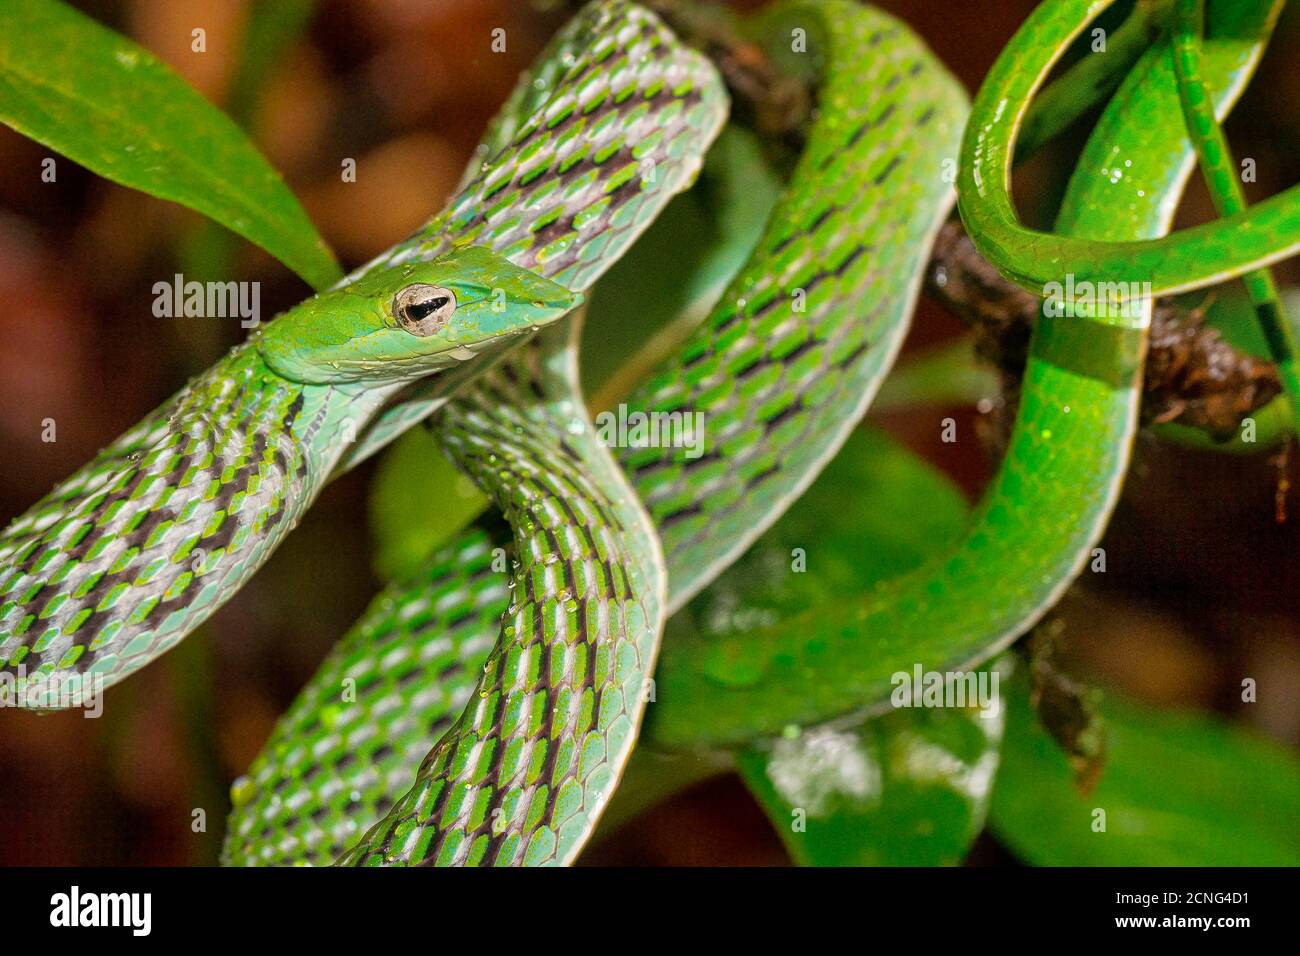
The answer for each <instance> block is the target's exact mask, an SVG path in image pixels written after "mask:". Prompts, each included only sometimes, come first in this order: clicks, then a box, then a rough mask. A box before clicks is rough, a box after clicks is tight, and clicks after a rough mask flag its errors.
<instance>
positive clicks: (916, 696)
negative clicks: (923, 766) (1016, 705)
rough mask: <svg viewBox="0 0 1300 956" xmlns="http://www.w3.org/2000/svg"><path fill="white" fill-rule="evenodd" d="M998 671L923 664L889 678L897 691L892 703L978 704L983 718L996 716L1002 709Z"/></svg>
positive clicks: (899, 704)
mask: <svg viewBox="0 0 1300 956" xmlns="http://www.w3.org/2000/svg"><path fill="white" fill-rule="evenodd" d="M999 677H1000V675H999V674H998V672H997V671H996V670H987V671H927V670H924V669H922V667H921V665H920V664H917V665H916V666H914V667H913V668H912V671H911V673H909V672H907V671H897V672H896V673H894V675H893V676H892V677H890V683H892V684H893V685H894V691H893V693H892V694H890V695H889V702H890V703H891V704H893V705H894V706H895V707H978V708H979V710H980V716H981V717H996V716H997V715H998V714H999V713H1000V712H1001V708H1002V704H1001V698H1000V697H999V696H998V680H999Z"/></svg>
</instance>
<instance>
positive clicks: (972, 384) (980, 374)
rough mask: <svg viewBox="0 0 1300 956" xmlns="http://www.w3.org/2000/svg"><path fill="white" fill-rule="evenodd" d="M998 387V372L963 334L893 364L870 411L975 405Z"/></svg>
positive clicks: (999, 386) (993, 393)
mask: <svg viewBox="0 0 1300 956" xmlns="http://www.w3.org/2000/svg"><path fill="white" fill-rule="evenodd" d="M1001 389H1002V385H1001V383H1000V382H999V381H998V373H997V372H995V371H994V370H993V368H992V366H990V365H989V364H988V363H987V362H983V361H981V360H980V359H979V358H977V357H976V355H975V337H974V336H963V337H962V338H959V339H955V340H953V341H952V342H949V343H947V344H945V345H940V346H938V347H936V348H933V349H930V350H929V351H928V352H923V353H922V354H920V355H918V356H916V357H915V358H910V359H905V360H904V361H902V362H900V363H899V364H898V365H897V366H895V367H894V368H893V369H892V370H891V371H890V373H889V377H888V378H886V379H885V382H884V384H883V385H882V386H881V387H880V393H879V394H878V395H876V400H875V401H874V402H872V403H871V412H872V414H879V413H881V412H890V411H895V410H897V409H902V408H914V407H916V406H918V405H931V406H934V405H938V406H965V405H974V404H976V403H977V402H979V401H980V399H985V398H991V397H993V396H996V395H997V394H999V392H1000V391H1001Z"/></svg>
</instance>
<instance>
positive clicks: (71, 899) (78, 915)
mask: <svg viewBox="0 0 1300 956" xmlns="http://www.w3.org/2000/svg"><path fill="white" fill-rule="evenodd" d="M50 925H51V926H66V927H76V926H127V927H130V929H131V935H133V936H148V935H149V931H150V930H151V929H152V928H153V894H152V893H82V892H81V887H79V886H74V887H73V888H72V890H71V892H68V893H55V894H54V895H53V896H51V897H50Z"/></svg>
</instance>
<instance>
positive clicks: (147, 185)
mask: <svg viewBox="0 0 1300 956" xmlns="http://www.w3.org/2000/svg"><path fill="white" fill-rule="evenodd" d="M0 121H3V122H4V123H6V124H7V125H9V126H12V127H13V128H14V129H16V130H18V131H19V132H20V133H23V134H25V135H27V136H30V137H31V138H32V139H34V140H36V141H38V142H40V143H43V144H44V145H46V146H48V147H50V148H51V149H54V150H57V151H58V152H60V153H62V154H63V155H65V156H67V157H69V158H70V159H72V160H74V161H75V162H77V163H80V164H81V165H83V166H85V167H86V168H87V169H90V170H93V171H94V172H96V173H98V174H99V175H101V176H103V177H105V178H106V179H111V180H113V181H114V182H117V183H121V184H122V185H124V186H130V187H132V188H134V189H139V190H141V191H142V192H146V193H148V194H150V195H152V196H158V197H160V198H162V199H169V200H172V201H173V202H177V203H180V204H181V205H183V206H188V207H189V208H191V209H195V210H197V211H199V212H201V213H203V214H204V215H207V216H210V217H211V218H213V219H215V220H216V221H217V222H219V223H221V224H222V225H223V226H225V227H226V228H228V229H230V230H231V231H233V232H236V233H238V234H239V235H241V236H244V237H245V238H246V239H249V240H250V241H252V242H255V243H256V244H257V245H259V246H261V247H262V248H263V249H265V250H266V251H267V252H269V253H270V254H271V255H273V256H275V257H276V258H277V259H280V260H281V261H282V262H284V264H285V265H287V266H288V267H289V268H290V269H292V270H293V271H294V272H296V273H298V275H300V276H302V278H303V279H304V280H306V281H307V282H308V283H310V284H311V285H312V287H313V288H316V289H322V288H325V287H327V286H329V285H332V284H333V283H334V282H335V281H337V280H338V278H339V277H340V271H339V267H338V264H337V263H336V262H335V260H334V256H333V254H332V253H331V252H330V251H329V248H328V247H327V246H326V244H325V241H324V240H323V239H322V238H321V237H320V236H319V234H317V232H316V229H315V227H314V226H313V225H312V223H311V220H310V219H308V218H307V214H306V213H305V212H304V211H303V209H302V206H301V205H299V203H298V200H297V199H296V198H295V197H294V195H293V193H292V192H290V191H289V189H288V187H287V186H285V184H284V181H283V180H282V179H281V178H280V175H279V173H277V172H276V171H275V170H274V169H273V168H272V167H271V166H270V164H269V163H267V161H266V160H265V159H264V158H263V157H262V155H261V153H259V152H258V150H257V148H256V147H255V146H253V144H252V143H251V142H249V140H248V138H247V137H246V136H245V135H244V133H243V132H242V131H241V130H240V129H239V127H238V126H236V125H235V124H234V123H233V122H232V121H231V120H230V119H229V118H228V117H227V116H226V115H225V114H223V113H222V112H221V111H220V110H218V109H217V108H216V107H215V106H213V105H212V104H211V103H209V102H208V101H207V100H205V99H204V98H203V97H202V96H200V95H199V94H198V93H197V92H196V91H195V90H194V89H192V88H191V87H190V86H188V85H187V84H186V83H185V81H184V80H182V79H181V78H180V77H179V76H177V75H176V74H175V73H174V72H173V71H172V70H171V69H169V68H168V67H167V66H165V65H164V64H162V63H161V62H159V61H158V60H157V59H156V58H155V57H154V56H153V55H152V54H150V53H149V52H148V51H147V50H145V49H143V48H142V47H140V46H138V45H136V44H135V43H133V42H131V41H130V40H128V39H127V38H125V37H123V36H120V35H119V34H117V33H114V32H113V31H112V30H109V29H107V28H105V27H103V26H101V25H99V24H98V23H96V22H95V21H94V20H91V19H90V18H88V17H86V16H84V15H82V14H81V13H78V12H77V11H76V10H73V9H72V8H71V7H68V6H66V5H65V4H63V3H59V2H56V0H5V2H4V3H3V4H0Z"/></svg>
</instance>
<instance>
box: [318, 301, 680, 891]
mask: <svg viewBox="0 0 1300 956" xmlns="http://www.w3.org/2000/svg"><path fill="white" fill-rule="evenodd" d="M574 324H575V325H576V323H574ZM571 332H572V330H571V329H569V328H566V327H560V328H557V329H554V330H547V331H546V332H544V333H542V335H540V336H538V337H537V339H535V340H534V341H533V342H532V343H530V344H529V345H528V346H526V347H524V348H523V349H522V350H520V352H519V353H518V354H516V355H515V356H512V357H511V359H510V360H509V361H507V362H506V363H503V364H502V366H500V367H499V368H498V369H496V370H494V371H492V372H490V373H489V374H488V375H487V376H486V378H485V380H484V381H483V383H482V384H480V385H478V386H477V387H476V388H475V389H474V391H473V394H472V395H470V396H469V397H467V398H465V399H461V400H457V401H456V402H453V403H452V404H451V405H450V406H448V408H447V410H446V411H445V412H444V414H443V415H442V416H441V417H440V418H439V420H438V422H437V423H436V427H437V429H438V432H439V435H440V438H441V440H442V443H443V445H444V447H445V448H446V450H447V451H448V452H449V453H450V454H451V455H452V456H453V457H454V458H455V460H456V461H458V462H459V463H460V464H461V465H462V467H464V468H465V470H466V471H467V472H468V473H469V474H470V476H471V477H473V478H474V479H475V481H477V482H478V484H479V485H480V486H481V487H483V488H484V489H485V490H487V491H489V492H491V493H492V494H494V496H495V499H496V504H497V506H498V507H499V508H500V510H501V512H502V514H503V515H504V516H505V518H506V520H507V522H508V523H509V524H510V526H511V527H512V528H513V529H514V545H515V553H516V554H517V555H518V556H519V561H518V564H517V565H516V567H515V569H514V573H513V575H512V579H511V585H510V590H511V600H510V604H509V606H508V607H507V608H506V612H505V615H504V617H503V618H502V631H501V637H500V639H499V640H498V641H497V643H496V645H495V646H494V648H493V651H492V653H491V654H490V655H489V656H488V658H487V661H486V663H485V664H484V665H483V669H482V679H481V681H480V682H479V685H478V688H477V693H476V696H475V697H472V698H471V701H470V706H468V707H467V708H466V709H465V711H464V712H463V713H462V715H461V717H460V719H459V720H458V721H457V722H456V726H455V727H453V728H452V730H451V732H450V733H448V734H447V735H446V736H445V737H443V738H442V739H441V740H440V741H439V742H438V744H437V746H436V747H434V749H433V751H432V752H431V753H430V754H429V755H428V757H426V758H425V761H424V763H423V764H422V765H421V767H420V769H419V772H418V773H417V775H416V784H415V787H414V788H413V789H412V790H411V791H410V792H408V793H407V794H406V795H405V796H404V797H403V798H402V799H401V800H400V801H398V804H397V806H396V807H394V808H393V810H391V811H390V812H389V813H388V814H387V816H386V817H385V818H384V819H383V820H382V821H380V822H379V823H378V824H377V825H376V826H375V827H374V829H373V830H372V831H371V832H370V833H369V834H367V836H366V837H365V839H364V840H363V841H362V843H361V844H360V845H359V846H358V847H357V848H356V849H355V850H353V851H352V852H351V853H350V854H348V855H347V856H346V857H345V858H344V860H343V862H345V863H346V862H352V863H358V864H363V865H364V864H374V865H391V864H395V863H400V864H435V865H480V864H491V865H513V864H524V865H530V866H532V865H543V864H549V863H567V862H569V861H571V860H572V859H573V857H574V856H576V854H577V852H578V850H579V849H581V847H582V845H583V843H584V842H585V840H586V837H587V835H588V834H589V833H590V832H591V830H592V829H593V827H594V825H595V821H596V819H597V817H598V816H599V814H600V811H601V810H602V809H603V807H604V805H605V803H606V802H607V800H608V798H609V797H610V796H611V795H612V793H613V790H614V785H615V783H616V782H617V780H618V777H619V775H620V774H621V772H622V767H623V765H624V763H625V762H626V760H627V758H628V756H629V755H630V754H631V751H632V746H633V744H634V742H635V739H636V732H637V730H638V728H639V726H640V723H641V718H642V715H643V712H644V707H645V702H646V700H647V699H648V694H647V690H648V687H647V679H648V677H649V674H650V670H651V668H652V667H653V663H654V656H655V651H656V648H657V646H658V640H659V635H660V633H661V631H662V627H663V619H664V614H663V604H664V598H665V591H666V587H667V582H666V578H665V574H664V567H663V559H662V555H661V553H660V551H659V547H658V542H657V539H656V537H655V533H654V529H653V527H652V526H651V524H650V522H649V519H648V517H647V516H646V515H645V513H644V511H643V510H642V508H641V505H640V502H639V501H638V500H637V498H636V495H635V493H634V492H633V491H632V490H631V488H630V487H629V486H628V485H627V484H626V482H625V481H624V480H623V478H622V476H621V474H620V473H619V472H618V470H617V468H616V466H615V465H614V463H613V461H612V460H611V459H610V457H609V454H608V452H607V451H606V450H605V449H604V447H603V446H602V445H601V444H600V443H599V441H597V439H596V437H595V435H594V434H593V431H592V429H591V426H590V424H589V422H588V420H587V417H586V411H585V409H584V408H583V406H582V402H581V398H580V395H581V393H580V390H579V389H578V388H577V365H576V342H575V343H573V347H572V348H570V347H569V338H568V337H569V336H570V334H571Z"/></svg>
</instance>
